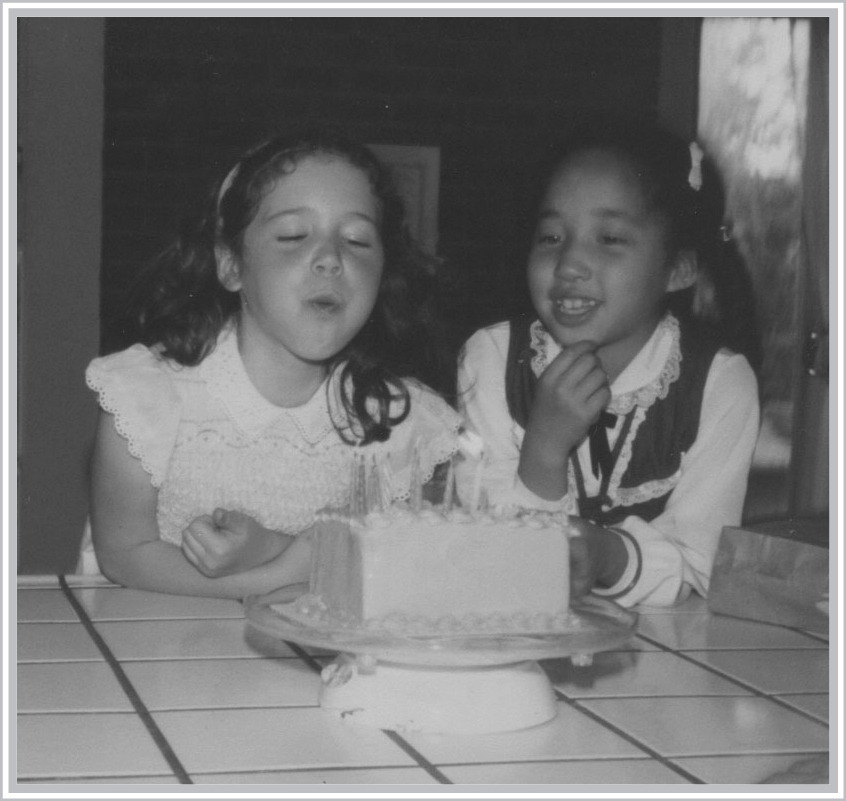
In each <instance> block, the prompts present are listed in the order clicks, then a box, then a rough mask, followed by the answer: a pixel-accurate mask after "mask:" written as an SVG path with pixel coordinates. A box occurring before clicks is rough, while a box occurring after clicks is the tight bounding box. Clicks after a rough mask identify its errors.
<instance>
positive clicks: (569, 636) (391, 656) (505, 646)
mask: <svg viewBox="0 0 846 801" xmlns="http://www.w3.org/2000/svg"><path fill="white" fill-rule="evenodd" d="M305 590H306V588H305V587H303V586H302V585H297V586H296V587H285V588H282V589H281V590H278V591H276V592H273V593H270V594H268V595H262V596H251V597H249V598H247V599H246V600H245V601H244V606H245V613H246V617H247V620H248V621H249V623H250V624H251V625H253V626H254V627H255V628H257V629H259V630H260V631H262V632H264V633H265V634H268V635H270V636H272V637H275V638H279V639H282V640H289V641H291V642H295V643H298V644H299V645H307V646H311V647H313V648H321V649H325V650H329V651H338V652H341V653H347V654H355V655H366V656H371V657H374V658H375V659H377V660H381V661H387V662H393V663H398V664H404V665H416V666H438V667H484V666H489V665H507V664H511V663H514V662H521V661H524V660H537V659H551V658H554V657H563V656H569V657H576V658H578V657H587V656H589V655H591V654H594V653H596V652H598V651H608V650H612V649H613V648H616V647H619V646H621V645H623V644H625V643H626V642H627V641H628V639H629V638H630V637H631V636H632V635H633V634H634V632H635V628H636V625H637V614H636V613H635V612H631V611H629V610H627V609H623V608H622V607H620V606H618V605H617V604H615V603H614V602H613V601H608V600H606V599H603V598H598V597H595V596H586V597H584V598H582V599H580V600H579V601H578V602H575V603H574V604H573V606H572V607H571V610H570V611H571V623H570V624H569V625H568V626H567V627H565V628H563V629H561V630H557V631H554V632H548V633H546V632H545V633H534V632H528V633H507V634H496V633H490V632H484V633H478V634H474V633H468V632H461V633H454V634H453V633H450V634H432V635H407V636H406V635H402V634H400V633H397V632H394V631H390V632H388V631H374V630H362V629H351V628H340V627H333V626H331V625H329V624H326V623H322V622H321V623H318V622H312V621H307V620H303V618H302V616H301V615H298V614H297V613H296V612H295V611H294V606H295V604H294V601H296V599H297V598H299V596H300V595H301V594H303V593H304V592H305Z"/></svg>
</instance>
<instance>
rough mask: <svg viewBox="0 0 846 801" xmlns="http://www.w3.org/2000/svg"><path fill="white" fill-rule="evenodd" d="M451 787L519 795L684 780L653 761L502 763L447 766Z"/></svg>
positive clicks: (670, 782) (445, 770)
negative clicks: (509, 789)
mask: <svg viewBox="0 0 846 801" xmlns="http://www.w3.org/2000/svg"><path fill="white" fill-rule="evenodd" d="M443 772H444V773H445V774H446V776H447V778H448V779H449V780H450V781H452V782H454V783H455V784H479V785H485V784H519V785H522V787H521V788H520V792H525V793H532V792H543V790H542V789H541V788H533V787H532V785H544V784H563V785H568V784H603V785H613V784H626V785H628V784H684V785H688V784H689V783H688V781H687V779H685V778H684V777H683V776H680V775H679V774H678V773H676V772H674V771H672V770H671V769H670V768H668V767H665V766H664V765H662V764H661V763H660V762H658V761H656V760H654V759H594V760H590V759H588V760H575V759H574V760H568V761H550V762H505V763H502V764H497V765H489V764H488V765H448V766H447V767H445V768H444V769H443Z"/></svg>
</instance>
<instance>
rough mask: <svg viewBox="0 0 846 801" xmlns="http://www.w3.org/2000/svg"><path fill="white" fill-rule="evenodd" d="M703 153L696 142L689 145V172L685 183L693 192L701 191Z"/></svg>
mask: <svg viewBox="0 0 846 801" xmlns="http://www.w3.org/2000/svg"><path fill="white" fill-rule="evenodd" d="M704 155H705V153H704V152H703V151H702V148H701V147H699V145H698V144H697V143H696V142H691V143H690V172H689V173H688V175H687V182H688V183H689V184H690V187H691V189H693V191H694V192H698V191H699V190H700V189H702V157H703V156H704Z"/></svg>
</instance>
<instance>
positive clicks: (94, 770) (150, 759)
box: [17, 713, 172, 779]
mask: <svg viewBox="0 0 846 801" xmlns="http://www.w3.org/2000/svg"><path fill="white" fill-rule="evenodd" d="M17 753H18V765H17V770H18V777H20V778H38V777H53V778H57V777H69V778H77V779H79V778H84V777H87V776H98V775H100V776H102V775H109V776H115V775H121V774H125V775H127V776H131V775H151V774H165V775H166V774H169V773H172V772H171V770H170V768H169V767H168V764H167V762H166V761H165V759H164V757H162V755H161V752H160V751H159V749H158V748H157V747H156V745H155V743H154V742H153V740H152V738H151V737H150V734H149V733H148V732H147V729H146V728H145V727H144V725H143V723H142V722H141V720H140V718H138V717H137V716H136V715H135V714H129V713H112V714H84V715H83V714H65V715H21V716H20V717H19V718H18V731H17Z"/></svg>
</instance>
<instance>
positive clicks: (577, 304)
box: [558, 298, 596, 312]
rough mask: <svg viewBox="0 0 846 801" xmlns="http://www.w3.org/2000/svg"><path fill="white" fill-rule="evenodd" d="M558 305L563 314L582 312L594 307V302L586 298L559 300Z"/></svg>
mask: <svg viewBox="0 0 846 801" xmlns="http://www.w3.org/2000/svg"><path fill="white" fill-rule="evenodd" d="M558 305H559V306H560V307H561V308H562V309H563V310H564V311H565V312H583V311H587V310H588V309H592V308H593V307H594V306H596V301H595V300H588V299H587V298H561V300H559V301H558Z"/></svg>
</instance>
